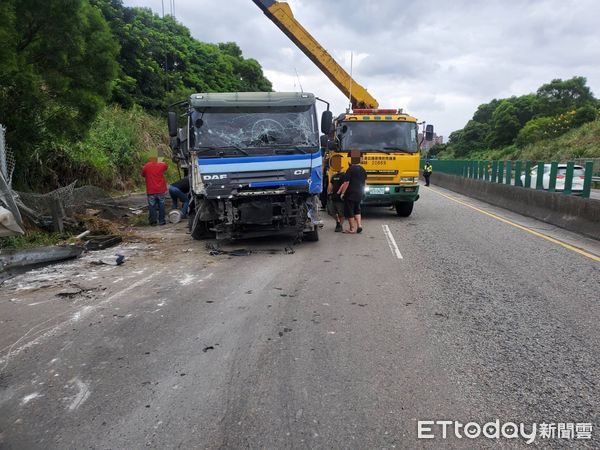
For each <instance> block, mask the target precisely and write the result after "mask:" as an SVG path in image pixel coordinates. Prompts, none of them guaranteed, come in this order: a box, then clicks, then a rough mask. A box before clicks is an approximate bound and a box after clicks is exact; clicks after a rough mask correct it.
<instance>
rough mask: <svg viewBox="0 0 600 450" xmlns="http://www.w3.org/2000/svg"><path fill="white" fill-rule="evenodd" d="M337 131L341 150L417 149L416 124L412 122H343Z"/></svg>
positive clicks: (399, 150) (412, 150) (397, 150)
mask: <svg viewBox="0 0 600 450" xmlns="http://www.w3.org/2000/svg"><path fill="white" fill-rule="evenodd" d="M339 131H340V132H339V133H338V137H339V138H340V140H341V142H342V150H350V149H356V150H361V151H369V150H386V151H389V152H394V151H396V152H407V153H415V152H416V151H417V125H416V124H415V123H413V122H352V123H348V122H345V123H344V124H343V125H342V127H341V129H340V130H339Z"/></svg>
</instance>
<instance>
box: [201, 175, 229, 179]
mask: <svg viewBox="0 0 600 450" xmlns="http://www.w3.org/2000/svg"><path fill="white" fill-rule="evenodd" d="M226 178H227V174H223V175H202V179H203V180H204V181H211V180H224V179H226Z"/></svg>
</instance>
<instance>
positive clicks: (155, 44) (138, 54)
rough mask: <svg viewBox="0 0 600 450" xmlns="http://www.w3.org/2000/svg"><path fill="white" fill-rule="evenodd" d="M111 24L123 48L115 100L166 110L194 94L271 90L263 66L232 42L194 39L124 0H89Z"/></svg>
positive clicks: (180, 27) (170, 21) (178, 26)
mask: <svg viewBox="0 0 600 450" xmlns="http://www.w3.org/2000/svg"><path fill="white" fill-rule="evenodd" d="M91 1H92V3H93V4H95V5H97V6H98V7H99V8H100V9H101V10H102V12H103V14H104V17H105V18H106V19H107V20H108V21H109V24H110V26H111V29H112V31H113V34H114V35H115V37H116V38H117V40H118V41H119V44H120V45H121V52H120V54H119V57H118V60H119V64H120V70H119V74H118V77H117V80H116V82H115V85H114V89H113V101H115V102H116V103H119V104H121V105H122V106H124V107H131V105H133V104H139V105H141V106H142V107H144V108H146V109H149V110H152V111H156V112H161V113H162V112H164V110H165V109H166V108H167V107H168V105H169V103H170V102H171V103H172V102H174V101H178V100H183V99H185V98H186V97H187V96H189V95H190V94H191V93H193V92H232V91H270V90H272V86H271V83H270V82H269V80H268V79H266V78H265V76H264V75H263V72H262V68H261V66H260V64H259V63H258V62H257V61H255V60H253V59H244V57H243V56H242V51H241V49H240V48H239V46H238V45H237V44H235V43H234V42H226V43H221V44H218V45H214V44H207V43H204V42H200V41H197V40H196V39H194V38H193V37H192V36H191V34H190V31H189V29H187V28H186V27H184V26H183V25H181V24H179V23H177V22H176V21H175V19H173V17H171V16H167V17H165V18H164V19H163V18H160V17H159V16H158V15H156V14H153V13H152V11H151V10H149V9H145V8H128V7H125V6H123V4H122V2H121V0H91Z"/></svg>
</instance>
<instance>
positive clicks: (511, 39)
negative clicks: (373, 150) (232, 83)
mask: <svg viewBox="0 0 600 450" xmlns="http://www.w3.org/2000/svg"><path fill="white" fill-rule="evenodd" d="M175 2H176V3H175V16H176V17H177V20H178V21H180V22H181V23H183V24H184V25H186V26H187V27H188V28H190V30H191V32H192V35H193V36H194V37H196V38H197V39H199V40H201V41H206V42H226V41H234V42H237V43H238V44H239V46H240V47H241V48H242V51H243V52H244V56H245V57H247V58H255V59H257V60H258V61H259V62H260V63H261V65H262V67H263V70H264V72H265V74H266V76H267V77H268V78H269V79H270V80H271V81H272V82H273V87H274V89H275V90H277V91H290V90H299V89H300V86H299V82H300V83H301V84H302V88H303V89H304V90H305V91H308V92H314V93H315V94H317V95H318V96H319V97H322V98H324V99H326V100H329V101H330V102H331V103H332V106H333V108H332V109H333V110H334V113H339V112H343V110H344V109H345V107H346V106H347V103H348V100H347V99H345V98H344V97H343V95H342V94H341V93H340V92H339V91H338V90H337V88H335V87H334V86H333V85H332V84H331V82H330V81H329V80H328V79H327V78H326V77H325V76H324V75H323V74H322V73H321V72H320V71H319V69H317V67H316V66H314V65H313V63H312V62H310V61H309V60H308V59H307V58H306V56H305V55H304V54H303V53H302V52H301V51H300V50H298V49H297V48H296V47H295V46H294V44H293V43H292V42H291V41H290V40H289V39H288V38H287V36H285V35H284V34H283V33H282V32H281V31H280V30H279V28H277V27H276V26H275V25H274V24H273V23H272V22H271V21H270V20H269V19H268V18H267V17H266V16H265V15H264V14H263V13H262V11H261V10H260V9H258V7H257V6H256V5H255V4H254V3H253V2H252V0H221V1H215V0H175ZM161 3H162V2H161V0H125V4H126V5H128V6H146V7H150V8H152V9H153V10H154V11H156V12H157V13H159V14H160V13H161ZM288 3H289V4H290V6H291V7H292V10H293V11H294V14H295V16H296V18H297V19H298V20H299V21H300V22H301V23H302V24H303V25H304V27H305V28H306V29H307V30H308V31H309V32H310V33H311V34H312V35H313V36H314V37H315V38H316V39H317V40H318V41H319V42H320V43H321V45H323V47H325V48H326V49H327V50H328V51H329V52H330V53H331V54H332V55H333V56H334V57H335V58H336V59H337V60H338V62H339V63H340V64H342V65H343V66H344V68H346V70H348V71H349V66H350V52H353V54H354V64H353V65H354V71H353V73H354V78H355V80H356V81H357V82H358V83H360V84H362V85H363V86H364V87H365V88H367V90H368V91H369V92H370V93H371V94H372V95H373V96H374V97H375V98H376V99H377V100H378V101H379V104H380V107H384V108H394V107H402V108H404V110H405V111H406V112H408V113H410V114H412V115H414V116H416V117H417V118H418V119H419V120H425V121H427V123H433V124H434V125H435V128H436V132H437V133H438V134H442V135H444V136H445V137H446V136H448V134H449V133H450V132H451V131H454V130H456V129H459V128H462V127H463V126H464V125H465V123H466V122H467V121H468V120H469V119H470V118H471V117H472V115H473V112H474V111H475V109H476V108H477V106H478V105H479V104H481V103H486V102H488V101H490V100H491V99H492V98H503V97H509V96H511V95H522V94H526V93H529V92H533V91H535V90H536V89H537V88H538V87H539V86H540V85H541V84H543V83H546V82H549V81H550V80H552V79H553V78H563V79H564V78H571V77H572V76H575V75H579V76H584V77H586V78H587V79H588V85H589V86H590V87H591V89H592V91H593V92H594V94H595V95H596V96H598V95H599V94H600V58H599V56H600V51H599V49H600V31H599V30H600V24H599V20H598V18H599V17H600V2H599V1H597V0H539V1H533V0H530V1H527V0H503V1H485V2H476V1H474V0H453V1H444V0H437V1H436V0H429V1H428V0H426V1H420V2H416V1H414V0H412V1H404V2H401V1H398V0H289V1H288ZM164 4H165V8H166V9H167V10H169V4H170V0H164ZM296 72H297V73H298V77H297V76H296ZM298 79H299V81H298Z"/></svg>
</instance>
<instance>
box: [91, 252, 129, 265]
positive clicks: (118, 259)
mask: <svg viewBox="0 0 600 450" xmlns="http://www.w3.org/2000/svg"><path fill="white" fill-rule="evenodd" d="M124 262H125V256H123V255H118V254H117V255H115V259H114V260H112V259H110V260H104V259H98V260H96V261H91V262H90V264H92V265H94V266H101V265H106V266H120V265H121V264H123V263H124Z"/></svg>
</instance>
